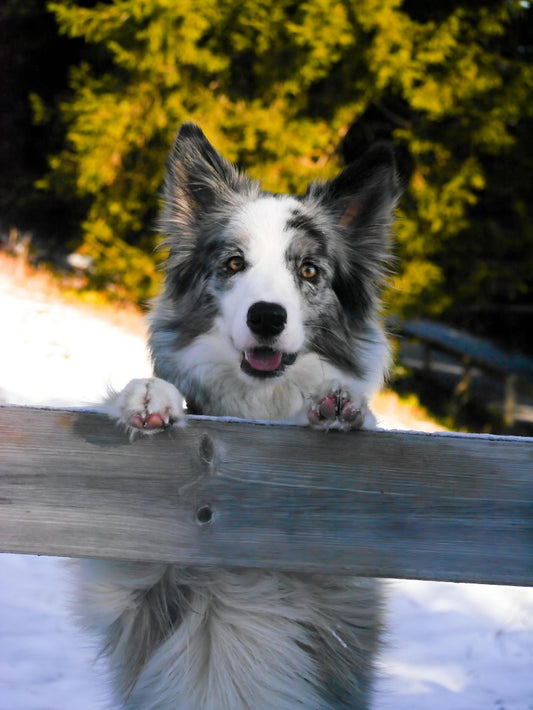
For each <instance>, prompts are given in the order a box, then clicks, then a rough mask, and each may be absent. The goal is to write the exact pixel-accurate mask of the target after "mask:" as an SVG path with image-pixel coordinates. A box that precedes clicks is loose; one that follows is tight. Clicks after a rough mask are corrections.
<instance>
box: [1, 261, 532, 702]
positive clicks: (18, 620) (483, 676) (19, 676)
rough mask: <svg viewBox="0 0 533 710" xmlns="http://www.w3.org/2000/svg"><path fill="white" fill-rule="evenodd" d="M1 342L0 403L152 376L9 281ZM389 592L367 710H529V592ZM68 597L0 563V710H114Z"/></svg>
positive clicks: (46, 566) (49, 582)
mask: <svg viewBox="0 0 533 710" xmlns="http://www.w3.org/2000/svg"><path fill="white" fill-rule="evenodd" d="M0 333H2V335H3V338H2V348H1V350H0V402H1V401H4V402H11V403H17V404H39V405H42V404H55V405H82V406H83V405H87V404H89V403H93V402H98V401H100V400H101V399H102V397H103V396H104V394H105V392H106V389H107V388H108V387H114V388H115V389H120V388H121V387H122V386H123V385H124V384H126V382H127V381H128V380H129V379H131V378H132V377H144V376H147V375H148V374H149V373H150V366H149V362H148V358H147V354H146V350H145V347H144V342H143V338H142V337H141V336H140V335H134V334H132V333H131V332H127V331H125V330H122V329H120V328H118V327H117V326H114V325H112V324H111V323H110V322H109V320H107V319H106V318H104V317H98V316H97V315H94V314H92V313H90V312H88V311H87V310H84V309H79V308H75V307H73V306H69V305H66V304H65V303H63V302H61V301H59V300H53V299H50V298H46V297H43V296H41V295H40V294H30V293H29V291H28V290H24V291H20V289H19V290H16V289H14V288H13V286H12V282H11V279H9V278H8V275H7V274H0ZM380 424H381V425H382V426H384V425H387V422H384V421H383V419H381V420H380ZM390 426H392V427H399V428H401V427H402V423H401V422H400V423H398V422H390ZM0 445H1V444H0ZM387 586H388V591H389V604H388V632H387V638H386V641H387V644H386V647H385V650H384V651H383V653H382V656H381V662H380V677H379V680H378V683H377V687H376V696H375V702H374V706H373V707H374V710H533V589H521V588H516V587H497V586H479V585H468V584H444V583H436V582H413V581H391V582H389V583H388V584H387ZM68 596H69V578H68V571H67V564H66V563H65V561H63V560H59V559H57V558H51V557H48V558H47V557H34V556H23V555H0V710H105V709H106V708H107V709H108V710H109V708H111V705H110V700H109V694H108V687H107V683H106V678H105V668H104V667H103V663H102V662H101V661H96V660H95V657H96V651H95V649H94V648H93V647H92V646H91V644H90V641H89V640H88V639H87V638H85V637H84V636H83V635H82V634H81V633H80V632H78V630H77V629H76V627H75V624H74V622H73V620H72V619H71V617H70V615H69V600H68ZM273 710H275V709H274V708H273Z"/></svg>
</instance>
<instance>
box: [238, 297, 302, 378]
mask: <svg viewBox="0 0 533 710" xmlns="http://www.w3.org/2000/svg"><path fill="white" fill-rule="evenodd" d="M286 324H287V311H286V310H285V308H284V307H283V306H281V305H280V304H279V303H269V302H268V301H257V303H254V304H252V305H251V306H250V308H249V309H248V314H247V316H246V325H247V326H248V328H249V329H250V331H251V332H252V333H253V334H254V336H255V337H256V338H257V339H258V340H259V342H261V341H263V342H265V343H272V341H274V339H275V338H277V337H278V335H281V333H282V332H283V330H284V329H285V326H286ZM295 360H296V354H294V353H283V352H281V351H280V350H275V349H274V348H272V347H269V346H267V345H261V346H258V347H255V348H250V349H249V350H245V352H244V353H243V357H242V361H241V369H242V370H243V372H245V373H246V374H247V375H252V376H253V377H263V378H264V377H277V376H278V375H281V373H282V372H283V370H284V369H285V367H286V366H287V365H292V363H293V362H294V361H295Z"/></svg>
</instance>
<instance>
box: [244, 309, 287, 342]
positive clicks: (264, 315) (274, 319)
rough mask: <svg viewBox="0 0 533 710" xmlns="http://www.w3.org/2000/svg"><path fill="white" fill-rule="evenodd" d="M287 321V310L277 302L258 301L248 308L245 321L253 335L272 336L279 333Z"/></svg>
mask: <svg viewBox="0 0 533 710" xmlns="http://www.w3.org/2000/svg"><path fill="white" fill-rule="evenodd" d="M286 322H287V311H286V310H285V309H284V308H283V306H280V305H279V303H267V302H266V301H258V302H257V303H254V304H253V305H252V306H250V308H249V309H248V316H247V318H246V323H247V324H248V328H250V330H251V331H252V333H253V334H254V335H259V336H260V337H261V338H273V337H275V336H276V335H279V334H280V333H281V331H282V330H283V328H285V323H286Z"/></svg>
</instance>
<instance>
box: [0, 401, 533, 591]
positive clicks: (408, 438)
mask: <svg viewBox="0 0 533 710" xmlns="http://www.w3.org/2000/svg"><path fill="white" fill-rule="evenodd" d="M0 550H2V551H4V552H19V553H20V552H22V553H37V554H46V555H64V556H71V557H105V558H114V559H129V560H154V561H156V560H157V561H165V562H178V563H181V564H188V565H218V566H237V567H260V568H276V569H289V570H298V571H321V572H331V573H338V572H351V573H352V572H353V573H356V574H360V575H365V576H376V577H399V578H413V579H435V580H449V581H468V582H485V583H500V584H519V585H533V441H532V440H531V439H517V438H504V437H502V438H483V437H473V436H470V437H464V436H449V435H445V436H443V435H417V434H408V433H399V432H354V433H349V434H342V433H337V432H330V433H322V432H316V431H312V430H309V429H303V428H297V427H285V426H263V425H259V424H250V423H235V422H224V421H220V420H219V421H217V420H208V419H202V418H190V419H189V421H188V425H187V427H186V428H184V429H180V430H175V431H173V432H171V433H169V432H165V433H162V434H159V435H157V436H155V437H150V438H143V439H138V440H136V441H134V442H130V441H129V440H128V437H127V436H126V434H125V433H124V432H123V431H121V430H120V429H119V428H117V427H116V426H115V425H114V424H113V423H112V422H110V421H109V420H108V419H107V418H106V417H104V416H103V415H99V414H94V413H87V412H75V411H65V410H43V409H31V408H17V407H0Z"/></svg>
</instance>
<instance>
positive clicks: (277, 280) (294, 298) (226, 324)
mask: <svg viewBox="0 0 533 710" xmlns="http://www.w3.org/2000/svg"><path fill="white" fill-rule="evenodd" d="M291 206H292V207H297V206H298V203H297V202H296V200H295V199H294V198H292V197H285V198H283V199H279V198H278V199H276V198H273V197H271V198H262V199H260V200H255V201H254V202H250V203H247V204H245V205H244V206H243V207H242V208H241V210H240V211H239V212H238V213H237V214H236V215H235V217H234V219H233V220H232V221H231V222H230V224H229V226H228V228H227V230H226V231H227V233H228V234H229V235H231V236H236V237H237V238H238V239H239V241H241V242H242V243H243V245H244V246H245V248H246V256H247V261H248V263H249V267H248V268H247V269H246V271H244V272H243V273H242V274H237V275H236V276H235V277H234V279H235V281H236V283H235V285H234V286H233V288H232V289H231V290H230V291H229V292H228V293H226V294H224V296H223V297H222V299H221V307H222V317H221V322H220V324H219V332H221V333H227V334H229V335H230V337H231V339H232V342H233V345H234V347H235V348H236V350H237V351H240V352H242V351H243V350H246V349H247V348H250V347H253V346H254V345H257V343H256V341H255V338H254V337H253V334H252V333H251V332H250V330H249V328H248V327H247V326H246V314H247V312H248V309H249V308H250V306H251V305H252V304H254V303H256V302H257V301H269V302H271V303H279V304H280V305H281V306H284V307H285V309H286V310H287V325H286V327H285V329H284V330H283V332H282V334H281V335H280V337H279V338H278V340H277V341H276V347H277V348H278V349H279V350H282V351H283V352H287V353H294V352H298V350H300V348H301V347H302V345H303V343H304V339H305V332H304V328H303V325H302V312H301V304H300V298H299V294H298V291H297V288H296V285H295V282H294V278H293V276H292V274H291V273H290V272H289V270H288V269H287V265H286V264H285V263H284V259H283V255H284V254H285V251H286V249H287V246H288V245H289V242H290V240H291V237H292V234H291V233H290V232H289V231H288V230H286V229H285V224H286V222H287V219H288V216H289V210H290V208H291Z"/></svg>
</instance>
